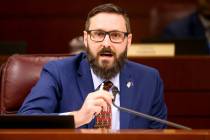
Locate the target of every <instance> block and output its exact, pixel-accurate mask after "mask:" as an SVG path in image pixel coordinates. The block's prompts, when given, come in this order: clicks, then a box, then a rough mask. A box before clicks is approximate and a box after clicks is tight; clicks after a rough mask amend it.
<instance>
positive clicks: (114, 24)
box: [89, 13, 127, 31]
mask: <svg viewBox="0 0 210 140" xmlns="http://www.w3.org/2000/svg"><path fill="white" fill-rule="evenodd" d="M93 29H94V30H95V29H101V30H105V31H110V30H120V31H127V29H126V24H125V19H124V17H123V16H122V15H120V14H115V13H99V14H96V15H95V16H93V17H91V18H90V26H89V30H93Z"/></svg>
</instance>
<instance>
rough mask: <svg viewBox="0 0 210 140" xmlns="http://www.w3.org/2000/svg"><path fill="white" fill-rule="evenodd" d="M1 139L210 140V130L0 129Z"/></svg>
mask: <svg viewBox="0 0 210 140" xmlns="http://www.w3.org/2000/svg"><path fill="white" fill-rule="evenodd" d="M0 139H1V140H39V139H43V140H137V139H138V140H210V130H192V131H183V130H170V129H169V130H121V131H111V130H103V129H98V130H96V129H95V130H94V129H86V130H85V129H80V130H72V129H0Z"/></svg>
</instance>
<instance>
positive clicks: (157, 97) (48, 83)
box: [19, 4, 167, 129]
mask: <svg viewBox="0 0 210 140" xmlns="http://www.w3.org/2000/svg"><path fill="white" fill-rule="evenodd" d="M131 40H132V34H131V29H130V23H129V18H128V16H127V14H126V13H125V12H124V11H123V10H122V9H121V8H119V7H117V6H115V5H113V4H104V5H99V6H97V7H95V8H94V9H93V10H91V11H90V13H89V14H88V17H87V20H86V25H85V31H84V44H85V47H86V51H87V54H85V53H80V54H79V55H77V56H74V57H71V58H67V59H64V60H59V61H54V62H50V63H48V64H46V65H45V66H44V68H43V71H42V73H41V77H40V80H39V81H38V82H37V84H36V86H35V87H34V88H33V89H32V91H31V93H30V94H29V95H28V97H27V98H26V100H25V101H24V103H23V105H22V107H21V108H20V110H19V113H20V114H42V113H61V114H64V115H66V114H67V115H68V114H69V115H74V118H75V124H76V128H78V127H79V128H93V127H94V126H95V124H96V121H97V119H96V118H97V117H98V116H99V114H100V113H101V112H103V111H107V110H108V108H109V107H110V105H112V99H113V97H112V94H110V92H108V91H105V90H101V87H102V86H103V84H102V85H101V83H103V82H104V81H108V80H109V81H111V82H112V83H113V85H114V86H115V87H117V88H118V89H119V90H120V94H117V96H116V100H115V103H116V104H117V105H120V106H123V107H127V108H130V109H133V110H136V111H141V112H143V113H146V114H150V115H153V116H156V117H159V118H162V119H166V117H167V109H166V106H165V103H164V100H163V84H162V80H161V79H160V77H159V74H158V72H157V70H155V69H153V68H150V67H147V66H144V65H141V64H137V63H133V62H130V61H128V60H127V59H126V54H127V48H128V47H130V45H131ZM98 87H99V88H100V90H97V88H98ZM111 113H112V115H111V128H112V129H123V128H165V125H163V124H160V123H158V122H153V121H149V120H147V119H144V118H141V117H138V116H135V115H131V114H129V113H126V112H120V111H119V110H117V109H116V108H115V107H113V106H111Z"/></svg>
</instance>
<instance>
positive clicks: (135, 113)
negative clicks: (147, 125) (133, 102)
mask: <svg viewBox="0 0 210 140" xmlns="http://www.w3.org/2000/svg"><path fill="white" fill-rule="evenodd" d="M112 94H113V96H114V99H113V100H112V104H113V106H115V107H116V108H117V109H119V110H121V111H124V112H128V113H131V114H134V115H137V116H140V117H143V118H145V119H148V120H152V121H156V122H160V123H163V124H166V125H168V126H171V127H174V128H178V129H184V130H192V128H189V127H186V126H184V125H181V124H177V123H174V122H170V121H166V120H163V119H160V118H157V117H154V116H151V115H147V114H144V113H141V112H137V111H134V110H131V109H128V108H124V107H120V106H117V105H116V104H115V103H114V101H115V98H116V95H117V94H119V90H118V88H117V87H115V86H114V87H113V88H112Z"/></svg>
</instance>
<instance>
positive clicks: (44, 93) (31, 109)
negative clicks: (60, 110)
mask: <svg viewBox="0 0 210 140" xmlns="http://www.w3.org/2000/svg"><path fill="white" fill-rule="evenodd" d="M57 77H58V72H57V71H56V65H55V64H54V63H48V64H46V65H45V66H44V68H43V70H42V72H41V75H40V79H39V81H38V82H37V83H36V85H35V86H34V87H33V88H32V90H31V92H30V93H29V94H28V96H27V97H26V98H25V101H24V102H23V104H22V106H21V108H20V109H19V111H18V114H45V113H54V112H56V110H57V105H58V102H59V98H60V92H59V91H60V88H59V79H58V78H57Z"/></svg>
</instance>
